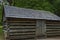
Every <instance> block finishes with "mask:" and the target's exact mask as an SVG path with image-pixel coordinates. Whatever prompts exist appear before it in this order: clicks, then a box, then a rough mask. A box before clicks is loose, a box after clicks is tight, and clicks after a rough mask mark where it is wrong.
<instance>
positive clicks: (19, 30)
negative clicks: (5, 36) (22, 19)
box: [9, 29, 35, 32]
mask: <svg viewBox="0 0 60 40" xmlns="http://www.w3.org/2000/svg"><path fill="white" fill-rule="evenodd" d="M21 31H22V32H24V31H35V29H31V30H30V29H29V30H27V29H26V30H9V32H21Z"/></svg>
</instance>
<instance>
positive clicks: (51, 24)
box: [46, 24, 60, 26]
mask: <svg viewBox="0 0 60 40" xmlns="http://www.w3.org/2000/svg"><path fill="white" fill-rule="evenodd" d="M46 25H59V26H60V24H46Z"/></svg>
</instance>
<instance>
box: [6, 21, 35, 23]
mask: <svg viewBox="0 0 60 40" xmlns="http://www.w3.org/2000/svg"><path fill="white" fill-rule="evenodd" d="M7 22H8V23H12V22H13V23H20V22H30V23H32V22H33V23H36V21H7Z"/></svg>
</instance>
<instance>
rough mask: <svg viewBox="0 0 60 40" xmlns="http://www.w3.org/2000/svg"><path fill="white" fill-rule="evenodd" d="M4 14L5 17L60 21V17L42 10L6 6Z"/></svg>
mask: <svg viewBox="0 0 60 40" xmlns="http://www.w3.org/2000/svg"><path fill="white" fill-rule="evenodd" d="M4 12H5V17H13V18H30V19H46V20H60V17H58V16H57V15H55V14H53V13H51V12H48V11H42V10H32V9H26V8H19V7H14V6H7V5H5V6H4Z"/></svg>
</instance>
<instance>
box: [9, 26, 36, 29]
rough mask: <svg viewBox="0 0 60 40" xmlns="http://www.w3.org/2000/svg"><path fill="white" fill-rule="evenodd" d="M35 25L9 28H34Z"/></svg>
mask: <svg viewBox="0 0 60 40" xmlns="http://www.w3.org/2000/svg"><path fill="white" fill-rule="evenodd" d="M35 27H36V26H9V28H16V29H19V28H35Z"/></svg>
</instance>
